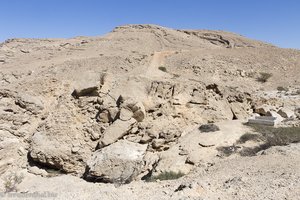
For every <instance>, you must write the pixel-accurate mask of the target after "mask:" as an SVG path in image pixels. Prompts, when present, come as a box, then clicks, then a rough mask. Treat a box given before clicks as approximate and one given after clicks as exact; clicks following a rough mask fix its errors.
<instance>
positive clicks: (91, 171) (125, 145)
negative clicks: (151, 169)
mask: <svg viewBox="0 0 300 200" xmlns="http://www.w3.org/2000/svg"><path fill="white" fill-rule="evenodd" d="M146 149H147V145H141V144H136V143H133V142H129V141H126V140H120V141H118V142H116V143H114V144H112V145H110V146H108V147H104V148H102V149H99V150H97V151H96V152H94V153H93V155H92V157H91V159H90V160H89V161H88V171H87V174H86V178H87V179H93V180H97V181H102V182H110V183H128V182H131V181H132V180H133V179H134V178H135V177H136V176H137V175H138V174H139V173H140V172H141V170H142V169H143V167H144V161H143V157H144V155H145V153H146Z"/></svg>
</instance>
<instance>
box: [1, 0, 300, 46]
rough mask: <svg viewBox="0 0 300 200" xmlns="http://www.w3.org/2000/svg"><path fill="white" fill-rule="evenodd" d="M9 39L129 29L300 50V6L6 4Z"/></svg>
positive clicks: (46, 0)
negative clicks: (206, 34)
mask: <svg viewBox="0 0 300 200" xmlns="http://www.w3.org/2000/svg"><path fill="white" fill-rule="evenodd" d="M0 8H1V10H0V42H1V41H4V40H5V39H8V38H16V37H17V38H19V37H22V38H23V37H29V38H65V37H74V36H79V35H86V36H94V35H103V34H105V33H107V32H109V31H111V30H112V29H113V28H114V27H115V26H118V25H123V24H148V23H150V24H158V25H162V26H167V27H171V28H178V29H213V30H226V31H231V32H236V33H239V34H241V35H244V36H247V37H250V38H254V39H258V40H263V41H267V42H270V43H273V44H275V45H278V46H280V47H287V48H298V49H300V0H0Z"/></svg>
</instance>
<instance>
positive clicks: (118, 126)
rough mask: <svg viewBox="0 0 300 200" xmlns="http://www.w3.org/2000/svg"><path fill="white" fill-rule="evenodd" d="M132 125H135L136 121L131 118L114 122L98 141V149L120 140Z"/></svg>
mask: <svg viewBox="0 0 300 200" xmlns="http://www.w3.org/2000/svg"><path fill="white" fill-rule="evenodd" d="M134 123H136V120H135V119H133V118H131V119H130V120H127V121H122V120H119V119H118V120H116V121H115V122H114V123H113V124H112V125H110V126H109V127H108V128H107V129H106V130H105V131H104V133H103V137H102V138H101V139H100V141H99V147H104V146H107V145H110V144H112V143H114V142H116V141H117V140H118V139H120V138H122V137H123V136H124V135H126V134H127V132H128V130H129V129H130V128H131V126H132V125H133V124H134Z"/></svg>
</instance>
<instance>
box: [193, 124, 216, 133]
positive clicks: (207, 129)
mask: <svg viewBox="0 0 300 200" xmlns="http://www.w3.org/2000/svg"><path fill="white" fill-rule="evenodd" d="M198 129H199V130H200V131H201V132H215V131H219V130H220V128H219V127H218V126H217V125H215V124H203V125H201V126H200V127H199V128H198Z"/></svg>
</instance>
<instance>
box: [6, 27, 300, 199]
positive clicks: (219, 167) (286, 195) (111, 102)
mask: <svg viewBox="0 0 300 200" xmlns="http://www.w3.org/2000/svg"><path fill="white" fill-rule="evenodd" d="M249 119H259V120H262V121H263V122H265V121H267V122H266V123H269V122H270V119H272V120H271V122H270V123H274V126H273V125H271V126H266V125H257V124H249V123H247V122H248V120H249ZM299 142H300V51H299V50H295V49H283V48H279V47H276V46H274V45H272V44H267V43H265V42H262V41H257V40H253V39H248V38H246V37H243V36H241V35H238V34H236V33H230V32H224V31H210V30H175V29H171V28H165V27H161V26H157V25H124V26H120V27H116V28H115V29H114V30H112V31H111V32H110V33H108V34H106V35H104V36H99V37H84V36H80V37H75V38H70V39H25V38H23V39H22V38H21V39H9V40H7V41H5V42H3V43H1V44H0V197H2V198H4V199H6V198H7V199H14V198H15V199H20V197H21V198H27V199H32V198H42V196H43V195H44V196H43V198H47V199H212V200H214V199H216V200H217V199H225V200H226V199H228V200H229V199H252V200H253V199H299V196H300V144H299ZM14 195H15V196H14ZM17 195H19V196H17ZM39 195H40V196H39Z"/></svg>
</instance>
